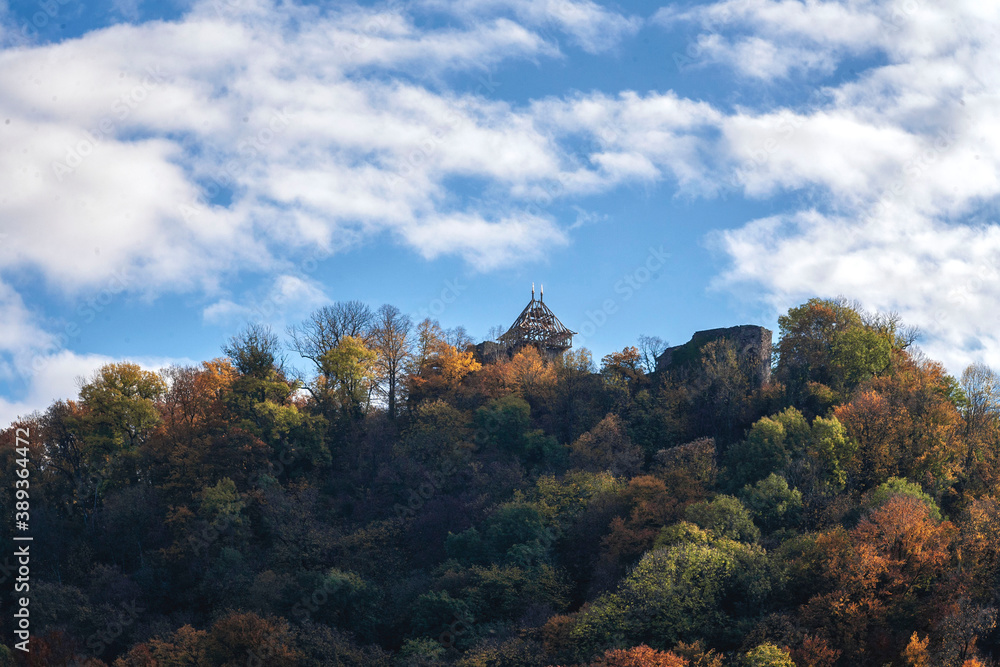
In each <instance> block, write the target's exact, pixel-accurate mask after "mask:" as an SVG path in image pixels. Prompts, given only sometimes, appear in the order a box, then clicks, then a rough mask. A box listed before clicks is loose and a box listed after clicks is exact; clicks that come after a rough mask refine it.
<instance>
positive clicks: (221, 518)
mask: <svg viewBox="0 0 1000 667" xmlns="http://www.w3.org/2000/svg"><path fill="white" fill-rule="evenodd" d="M244 507H246V503H244V502H243V499H242V498H241V497H240V494H239V492H238V491H237V490H236V483H235V482H233V480H231V479H229V478H228V477H224V478H222V479H220V480H219V481H218V483H216V484H215V486H211V487H207V488H206V489H204V491H202V494H201V516H202V518H204V519H205V520H206V521H208V522H209V523H211V524H214V525H221V526H233V527H237V528H238V527H242V526H244V525H245V524H246V517H245V516H244V515H243V509H244Z"/></svg>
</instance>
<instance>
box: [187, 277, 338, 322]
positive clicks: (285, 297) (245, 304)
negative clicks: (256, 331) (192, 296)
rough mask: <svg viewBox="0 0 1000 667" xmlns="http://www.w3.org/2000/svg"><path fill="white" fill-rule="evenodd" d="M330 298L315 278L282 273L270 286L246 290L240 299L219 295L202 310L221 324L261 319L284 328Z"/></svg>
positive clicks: (211, 319) (210, 320)
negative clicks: (258, 290) (248, 291)
mask: <svg viewBox="0 0 1000 667" xmlns="http://www.w3.org/2000/svg"><path fill="white" fill-rule="evenodd" d="M330 301H331V300H330V298H329V297H328V296H327V295H326V293H325V292H324V291H323V287H322V285H320V284H319V283H318V282H316V281H315V280H310V279H309V278H306V277H302V276H293V275H288V274H282V275H279V276H277V277H276V278H275V279H274V281H273V282H272V284H271V286H270V288H269V289H268V290H266V291H263V292H257V293H252V294H247V295H245V296H244V297H243V299H241V302H240V303H237V302H235V301H233V300H231V299H228V298H223V299H219V300H218V301H216V302H215V303H213V304H211V305H209V306H207V307H206V308H205V309H204V310H203V311H202V319H204V321H205V322H206V323H208V324H214V325H219V326H238V325H242V324H244V323H246V322H259V323H263V324H268V325H270V326H271V327H272V328H273V329H274V330H276V331H281V330H284V328H285V326H286V325H288V324H291V323H294V322H297V321H298V320H300V319H303V318H304V317H305V316H306V315H308V314H309V313H311V312H312V311H314V310H316V309H317V308H319V307H321V306H324V305H326V304H328V303H330Z"/></svg>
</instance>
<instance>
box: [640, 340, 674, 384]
mask: <svg viewBox="0 0 1000 667" xmlns="http://www.w3.org/2000/svg"><path fill="white" fill-rule="evenodd" d="M666 349H667V341H665V340H663V339H662V338H660V337H659V336H646V335H643V336H639V364H640V366H641V367H642V370H643V372H644V373H646V374H647V375H648V374H649V373H652V372H653V371H655V370H656V359H657V357H659V356H660V355H661V354H663V351H664V350H666Z"/></svg>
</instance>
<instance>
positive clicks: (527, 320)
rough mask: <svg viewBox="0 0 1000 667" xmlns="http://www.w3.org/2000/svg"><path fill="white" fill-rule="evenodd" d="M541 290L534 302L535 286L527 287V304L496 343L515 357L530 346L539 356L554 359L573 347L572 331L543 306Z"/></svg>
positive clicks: (542, 292)
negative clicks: (534, 348)
mask: <svg viewBox="0 0 1000 667" xmlns="http://www.w3.org/2000/svg"><path fill="white" fill-rule="evenodd" d="M543 300H544V287H543V288H542V290H539V294H538V299H535V285H534V284H532V285H531V301H530V302H528V305H527V306H525V307H524V310H522V311H521V314H520V315H518V316H517V319H516V320H514V324H512V325H511V326H510V328H509V329H507V332H506V333H504V334H503V335H502V336H500V338H499V339H498V341H499V343H500V344H502V345H503V346H504V347H506V348H507V349H508V350H509V354H514V353H516V352H517V351H518V350H519V349H521V348H522V347H524V346H526V345H533V346H534V347H536V348H538V351H539V352H541V353H542V354H544V355H546V356H549V357H554V356H556V355H559V354H562V353H563V352H565V351H566V350H568V349H570V348H571V347H573V335H574V334H575V333H576V332H575V331H570V330H569V329H567V328H566V327H565V326H564V325H563V323H562V322H560V321H559V318H558V317H556V316H555V313H553V312H552V311H551V310H549V307H548V306H546V305H545V303H544V301H543Z"/></svg>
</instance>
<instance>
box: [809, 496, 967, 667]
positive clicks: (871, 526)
mask: <svg viewBox="0 0 1000 667" xmlns="http://www.w3.org/2000/svg"><path fill="white" fill-rule="evenodd" d="M954 534H955V530H954V528H953V526H952V525H951V523H949V522H947V521H945V522H942V523H940V524H938V523H936V522H935V521H934V520H933V519H932V518H931V517H930V515H929V512H928V509H927V506H926V505H925V504H924V503H923V502H921V501H920V500H918V499H915V498H911V497H907V496H894V497H892V498H890V499H889V500H888V501H887V502H886V503H885V504H884V505H882V506H881V507H879V508H878V509H876V510H874V511H872V512H871V513H870V514H869V515H868V516H867V517H865V518H863V519H862V520H861V521H860V522H858V525H857V526H856V527H855V528H854V529H852V530H851V531H850V532H847V531H845V530H843V529H842V528H839V527H838V528H837V529H835V530H833V531H830V532H828V533H825V534H823V535H820V536H819V538H817V541H816V547H817V550H818V551H819V553H821V554H825V558H824V562H823V563H822V565H821V570H822V572H823V575H824V576H825V578H826V579H827V581H828V582H829V584H830V586H831V588H832V590H831V591H830V592H829V593H826V594H822V595H817V596H816V597H814V598H813V599H812V600H810V601H809V603H808V604H807V605H806V606H805V607H804V609H803V618H804V619H805V620H806V621H807V622H809V623H811V624H813V625H814V626H815V627H822V628H826V629H827V630H829V631H830V632H831V634H832V635H834V637H835V638H836V640H837V645H838V646H842V647H843V648H844V649H845V650H847V651H849V652H850V653H852V654H855V655H856V654H858V653H860V652H863V651H864V650H865V646H866V644H868V643H869V642H870V641H872V640H873V638H874V637H875V636H877V635H878V634H879V633H882V634H884V633H883V631H882V629H880V628H881V624H882V623H883V622H884V619H885V618H886V617H887V616H891V615H898V614H900V613H907V610H911V611H910V612H909V613H912V609H913V608H914V603H915V602H918V601H919V600H920V599H921V598H922V597H924V596H926V595H928V594H929V593H930V592H931V589H932V586H933V584H934V583H935V581H936V580H937V579H938V578H939V577H941V576H942V575H943V574H944V572H945V571H946V566H947V565H948V563H949V559H950V553H949V546H950V544H951V542H952V540H953V538H954ZM887 650H888V649H887ZM899 650H900V649H896V652H895V654H894V655H899ZM888 659H891V657H889V658H888Z"/></svg>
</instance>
